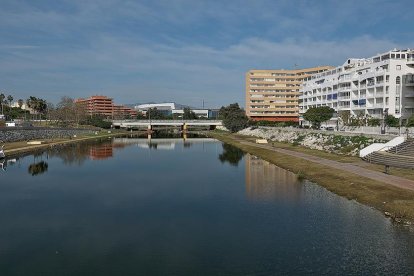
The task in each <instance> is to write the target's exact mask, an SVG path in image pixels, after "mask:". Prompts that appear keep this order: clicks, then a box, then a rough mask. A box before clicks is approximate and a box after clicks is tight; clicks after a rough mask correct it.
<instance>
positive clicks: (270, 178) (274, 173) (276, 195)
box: [245, 154, 302, 200]
mask: <svg viewBox="0 0 414 276" xmlns="http://www.w3.org/2000/svg"><path fill="white" fill-rule="evenodd" d="M245 162H246V195H247V197H248V198H249V199H252V200H274V199H284V200H297V199H298V198H300V195H301V193H302V185H301V183H300V181H299V180H298V178H297V176H296V175H295V174H294V173H292V172H289V171H287V170H285V169H282V168H279V167H278V166H275V165H273V164H271V163H269V162H267V161H265V160H262V159H260V158H258V157H256V156H254V155H251V154H246V156H245Z"/></svg>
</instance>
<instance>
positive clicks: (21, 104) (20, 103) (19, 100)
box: [17, 99, 24, 109]
mask: <svg viewBox="0 0 414 276" xmlns="http://www.w3.org/2000/svg"><path fill="white" fill-rule="evenodd" d="M17 104H18V105H19V108H20V109H21V108H22V106H23V104H24V101H23V100H22V99H18V100H17Z"/></svg>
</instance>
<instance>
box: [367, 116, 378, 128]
mask: <svg viewBox="0 0 414 276" xmlns="http://www.w3.org/2000/svg"><path fill="white" fill-rule="evenodd" d="M367 123H368V125H369V126H373V127H375V126H380V125H381V120H380V119H378V118H369V119H368V122H367Z"/></svg>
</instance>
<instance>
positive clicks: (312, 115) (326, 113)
mask: <svg viewBox="0 0 414 276" xmlns="http://www.w3.org/2000/svg"><path fill="white" fill-rule="evenodd" d="M334 112H335V110H334V109H332V108H330V107H329V106H321V107H311V108H309V109H308V110H307V111H306V112H305V113H304V114H303V118H304V119H305V120H306V121H309V122H311V123H312V125H313V126H314V127H315V128H319V127H320V126H321V123H323V122H326V121H328V120H330V119H331V118H332V116H333V114H334Z"/></svg>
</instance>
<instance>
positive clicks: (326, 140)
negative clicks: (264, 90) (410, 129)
mask: <svg viewBox="0 0 414 276" xmlns="http://www.w3.org/2000/svg"><path fill="white" fill-rule="evenodd" d="M238 133H239V134H242V135H248V136H254V137H258V138H263V139H267V140H269V141H277V142H287V143H291V144H294V145H301V146H304V147H307V148H311V149H317V150H322V151H327V152H332V153H336V154H345V155H352V156H356V155H358V153H359V151H360V150H361V149H363V148H365V147H367V146H369V145H371V144H373V143H383V142H386V141H389V140H391V139H392V138H394V137H395V136H388V135H369V134H364V135H361V134H356V133H343V132H336V131H319V130H307V129H296V128H287V127H286V128H280V127H258V128H256V127H251V128H246V129H244V130H242V131H239V132H238Z"/></svg>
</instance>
